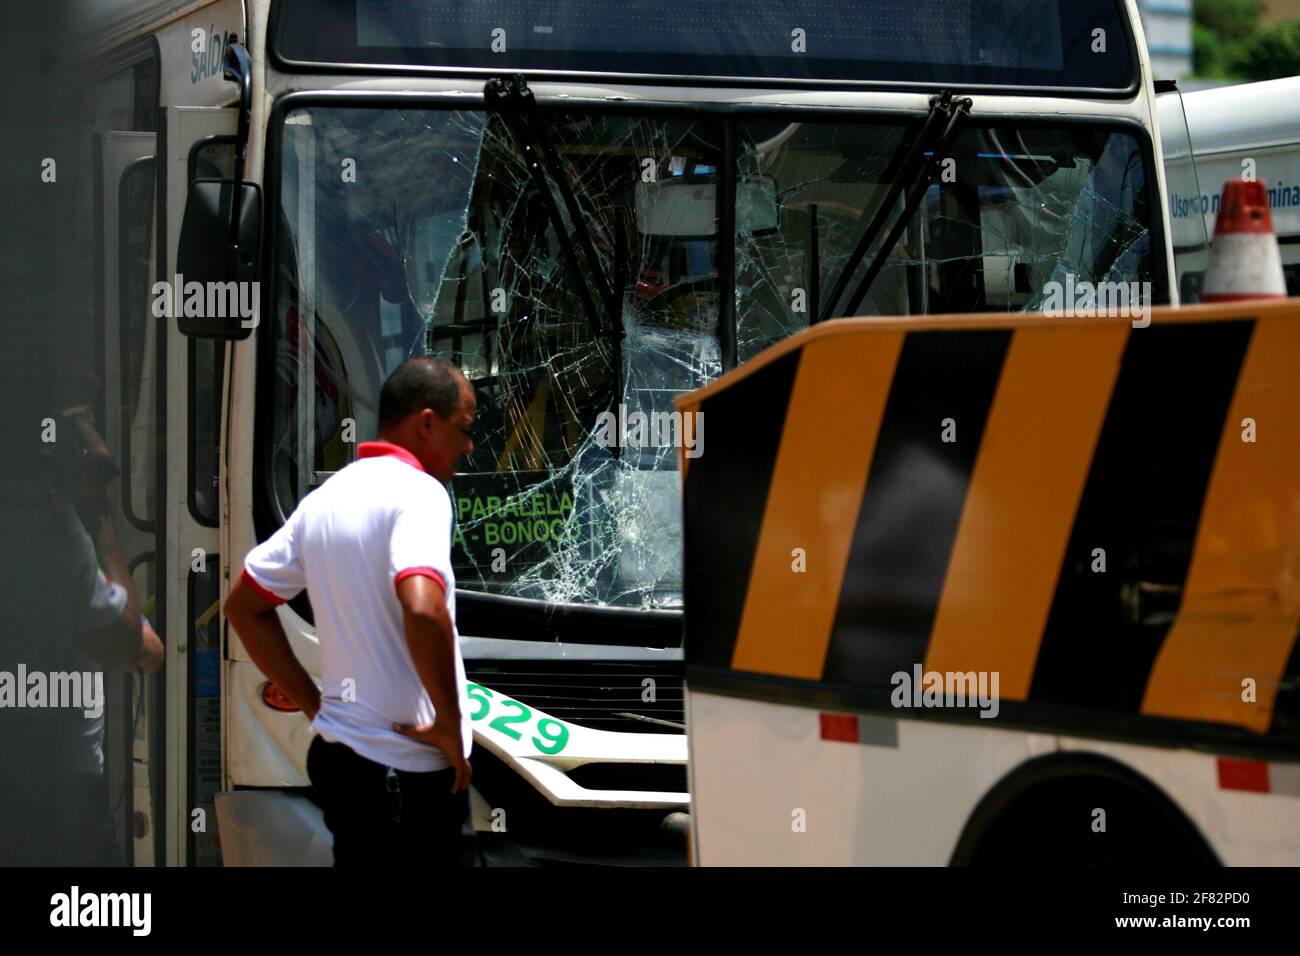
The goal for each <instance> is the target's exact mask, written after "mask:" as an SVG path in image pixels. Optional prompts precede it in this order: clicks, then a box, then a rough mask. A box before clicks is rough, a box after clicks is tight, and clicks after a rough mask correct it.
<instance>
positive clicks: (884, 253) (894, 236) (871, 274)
mask: <svg viewBox="0 0 1300 956" xmlns="http://www.w3.org/2000/svg"><path fill="white" fill-rule="evenodd" d="M970 108H971V101H970V100H969V99H963V100H960V101H958V103H957V104H956V106H955V108H954V109H953V110H952V113H951V114H950V115H949V117H948V126H947V127H946V128H945V129H944V131H943V138H942V139H941V140H939V145H938V146H937V147H936V148H935V150H934V153H933V155H932V156H931V157H930V161H929V162H928V163H927V164H926V165H925V169H924V172H923V174H922V176H921V178H920V180H918V181H917V182H916V184H915V185H914V186H913V187H912V191H911V193H910V194H909V195H908V197H907V203H906V204H905V205H904V206H903V214H902V215H901V216H899V217H898V221H897V222H895V223H894V228H893V229H891V230H890V232H889V235H888V236H886V237H885V241H884V242H883V243H881V245H880V249H879V250H877V252H876V257H875V258H874V259H872V260H871V265H870V266H868V267H867V271H866V273H865V274H864V275H863V276H862V280H861V281H860V282H859V283H858V287H857V288H856V289H854V290H853V295H852V296H850V297H849V301H848V305H847V306H846V307H845V309H844V315H846V316H848V315H853V313H854V312H856V311H857V309H858V306H859V305H861V304H862V300H863V299H864V298H866V295H867V290H868V289H870V288H871V284H872V283H873V282H875V281H876V276H878V275H880V270H882V269H883V268H885V260H886V259H888V258H889V254H890V253H891V252H893V251H894V246H896V245H898V240H899V239H901V238H902V237H903V232H904V231H905V230H906V229H907V225H908V223H910V222H911V221H912V217H913V216H915V215H916V210H917V209H918V208H920V206H921V200H922V199H924V198H925V194H926V192H927V191H928V190H929V189H930V187H931V186H932V185H934V180H935V178H936V177H937V176H938V175H939V164H940V163H942V162H943V158H944V155H945V154H946V153H947V152H948V149H949V147H950V146H952V140H953V137H954V136H956V134H957V124H958V123H960V122H961V119H962V117H964V116H966V115H967V114H968V113H969V112H970Z"/></svg>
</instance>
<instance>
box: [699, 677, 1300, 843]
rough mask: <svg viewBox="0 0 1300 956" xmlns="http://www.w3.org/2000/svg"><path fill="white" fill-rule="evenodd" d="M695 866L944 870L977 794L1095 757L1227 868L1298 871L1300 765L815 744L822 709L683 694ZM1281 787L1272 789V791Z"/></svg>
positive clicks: (1113, 751)
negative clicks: (1172, 816) (1154, 795)
mask: <svg viewBox="0 0 1300 956" xmlns="http://www.w3.org/2000/svg"><path fill="white" fill-rule="evenodd" d="M687 696H688V708H689V712H688V721H689V725H690V738H691V784H690V786H691V797H692V799H691V812H692V821H693V833H694V839H695V860H696V862H697V863H699V864H700V865H703V866H754V865H779V866H908V865H922V866H946V865H948V864H949V862H950V861H951V859H952V855H953V851H954V850H955V849H956V847H957V841H958V840H959V838H960V837H961V834H962V832H963V830H964V829H965V827H966V824H967V822H968V821H969V819H970V817H971V814H972V813H973V812H974V810H975V808H976V807H977V806H978V805H979V803H980V801H981V800H982V799H983V798H984V797H985V795H986V794H988V792H989V791H990V790H992V789H993V787H994V786H995V785H996V784H998V783H999V782H1000V781H1001V780H1002V779H1003V778H1004V777H1006V776H1007V775H1008V774H1010V773H1011V772H1012V771H1014V770H1015V769H1016V768H1017V767H1019V766H1020V765H1021V764H1023V763H1025V762H1026V761H1028V760H1030V759H1032V758H1034V757H1039V756H1043V755H1045V754H1050V753H1055V752H1061V753H1066V752H1070V753H1089V754H1095V755H1098V756H1102V757H1108V758H1110V759H1112V760H1115V761H1117V762H1119V763H1121V764H1123V765H1124V766H1125V767H1127V768H1128V769H1129V770H1131V771H1132V772H1133V773H1135V774H1137V775H1138V776H1140V777H1142V778H1144V779H1146V780H1147V781H1149V782H1151V783H1152V784H1153V785H1155V786H1156V787H1157V788H1159V790H1160V791H1162V792H1163V793H1164V794H1165V796H1167V797H1168V798H1169V799H1170V800H1171V801H1172V802H1173V803H1174V805H1175V806H1177V807H1178V809H1179V810H1180V811H1181V812H1182V813H1183V814H1184V815H1185V816H1186V817H1187V818H1188V820H1190V821H1191V822H1192V824H1193V825H1194V826H1195V827H1196V828H1197V830H1198V831H1199V832H1200V833H1201V835H1202V836H1203V837H1204V838H1205V840H1206V842H1207V843H1208V844H1209V846H1210V849H1211V850H1213V851H1214V853H1215V854H1216V855H1217V856H1218V858H1219V860H1220V861H1221V862H1222V863H1224V864H1225V865H1229V866H1297V865H1300V813H1297V812H1296V811H1297V809H1300V767H1297V766H1296V765H1294V764H1289V765H1288V764H1270V768H1271V769H1275V775H1276V776H1277V777H1278V778H1279V779H1282V778H1284V777H1285V778H1286V779H1288V780H1289V781H1290V782H1291V783H1293V784H1295V785H1294V786H1288V787H1287V791H1288V792H1273V793H1251V792H1246V791H1239V790H1225V789H1222V788H1221V786H1220V783H1219V776H1218V767H1217V758H1216V757H1215V756H1214V755H1212V754H1204V753H1198V752H1194V751H1190V750H1179V749H1172V748H1158V747H1150V746H1141V745H1137V744H1124V743H1116V742H1110V741H1102V740H1094V739H1086V738H1074V737H1057V736H1055V735H1050V734H1035V733H1028V732H1025V731H1021V730H1014V729H1000V728H999V729H995V727H994V726H993V725H994V724H996V720H990V721H989V724H990V727H989V728H988V729H984V728H982V727H981V726H979V725H964V724H951V723H944V722H940V721H933V720H932V721H922V720H906V719H904V720H894V719H893V718H888V717H880V718H878V719H879V720H880V721H882V722H887V723H893V724H895V725H896V730H897V744H896V745H884V746H882V745H877V744H870V743H845V742H841V741H832V740H823V739H821V721H820V712H819V711H817V710H812V709H809V708H805V707H792V706H788V705H784V704H774V703H767V702H763V701H757V700H749V699H742V698H737V697H727V696H722V695H717V694H708V693H700V692H690V693H688V695H687ZM1275 789H1276V788H1275Z"/></svg>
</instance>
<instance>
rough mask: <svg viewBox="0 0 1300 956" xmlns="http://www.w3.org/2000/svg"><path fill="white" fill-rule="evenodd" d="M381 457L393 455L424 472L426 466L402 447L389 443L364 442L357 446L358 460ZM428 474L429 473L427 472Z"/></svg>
mask: <svg viewBox="0 0 1300 956" xmlns="http://www.w3.org/2000/svg"><path fill="white" fill-rule="evenodd" d="M381 455H392V456H393V457H394V458H396V459H398V460H400V461H404V462H406V463H407V464H408V465H410V466H411V467H412V468H419V469H420V470H421V471H424V466H423V465H422V464H420V459H418V458H416V457H415V456H414V455H412V454H411V453H410V452H409V451H407V450H406V449H405V448H403V447H402V446H401V445H394V444H393V443H392V442H388V441H363V442H362V443H361V444H360V445H358V446H357V460H358V461H360V460H361V459H362V458H378V457H380V456H381ZM425 474H428V472H425Z"/></svg>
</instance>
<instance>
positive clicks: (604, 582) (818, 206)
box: [264, 107, 1152, 608]
mask: <svg viewBox="0 0 1300 956" xmlns="http://www.w3.org/2000/svg"><path fill="white" fill-rule="evenodd" d="M725 122H733V123H734V125H735V129H734V142H735V144H736V149H735V157H736V159H735V164H734V168H732V169H726V170H724V169H723V168H722V166H723V161H724V160H723V157H724V150H723V143H724V138H725V136H724V132H725V131H724V128H723V123H724V120H722V119H720V118H713V117H709V116H693V117H690V118H683V117H680V116H642V115H630V114H627V113H601V114H572V115H549V116H548V130H547V132H548V135H549V137H550V139H551V141H552V142H553V143H554V146H555V150H556V153H557V154H558V164H555V165H554V166H553V167H552V166H551V164H547V163H545V162H543V159H542V157H541V156H540V155H539V152H538V150H536V149H533V148H523V146H522V145H521V144H520V143H519V142H518V141H516V139H515V138H514V136H513V135H512V133H511V131H510V130H509V128H508V127H507V125H506V124H505V123H504V122H503V121H502V117H501V115H500V114H495V113H494V114H489V113H486V112H482V111H455V110H438V109H427V110H399V109H391V108H374V107H367V108H342V107H328V108H326V107H313V108H310V109H300V110H294V111H291V112H289V113H288V114H287V115H286V119H285V123H284V127H283V130H282V140H281V150H280V157H281V160H280V180H279V183H278V189H277V194H278V207H279V213H278V220H279V221H278V230H277V238H276V258H275V263H274V270H275V274H274V282H275V291H274V300H275V304H276V307H275V310H274V317H273V322H272V323H271V325H272V328H271V329H270V330H269V332H270V334H269V336H268V337H267V338H266V339H264V342H265V343H266V345H265V347H266V348H267V349H268V355H269V357H270V362H271V364H272V365H273V371H272V372H270V373H268V377H269V378H270V380H271V381H272V385H271V391H270V395H269V398H270V400H271V405H272V407H271V411H270V443H271V447H270V448H269V449H267V451H268V452H269V454H268V456H267V457H266V459H265V460H266V461H267V462H268V464H269V475H267V476H266V477H267V480H268V493H269V494H270V495H271V497H272V500H273V505H274V508H275V509H278V511H279V512H280V513H281V514H282V515H287V514H288V513H289V512H290V511H292V509H293V508H294V507H295V506H296V504H297V502H298V501H299V500H300V499H301V498H302V496H304V495H305V494H307V493H308V492H309V491H310V490H311V489H312V488H313V487H315V486H317V485H318V484H319V483H320V482H322V481H324V480H325V479H326V478H327V477H328V476H329V475H330V474H332V473H333V472H335V471H337V470H339V469H340V468H342V467H344V466H345V465H346V464H348V463H349V462H350V461H352V460H353V459H354V458H355V449H356V443H357V442H359V441H364V440H367V439H369V438H372V437H374V435H375V432H376V412H377V399H378V394H379V387H380V385H381V384H382V382H383V380H384V378H385V377H386V376H387V374H388V373H389V372H391V371H392V369H394V368H395V367H396V366H397V364H398V363H399V362H401V361H402V360H403V359H404V358H405V357H407V356H410V355H423V354H436V355H440V356H443V357H446V358H448V359H449V360H451V361H452V362H454V363H455V364H457V365H458V366H459V367H460V368H462V369H463V370H464V372H465V374H466V376H467V377H468V378H469V380H470V382H471V383H472V384H473V385H474V387H475V389H476V391H477V395H478V405H479V421H478V425H477V426H476V433H475V444H476V448H475V451H474V454H473V457H472V458H471V459H470V460H469V461H468V462H467V463H466V465H465V466H464V473H463V474H461V475H459V476H457V478H456V479H455V481H454V482H453V485H452V488H451V492H452V496H453V500H454V503H455V511H456V521H457V525H456V530H455V540H454V545H455V546H454V563H455V569H456V575H457V585H458V586H459V587H463V588H470V589H474V590H479V591H485V592H491V593H498V594H505V595H511V596H516V597H526V598H537V599H542V600H546V601H552V602H565V603H579V604H606V605H616V606H624V607H634V608H653V607H676V606H680V604H681V588H682V584H681V553H682V549H681V529H680V498H679V494H680V492H679V476H678V473H677V469H678V466H679V457H678V456H679V452H680V453H684V454H685V455H686V456H687V457H688V458H689V457H695V456H696V455H697V454H702V453H704V452H705V450H706V448H707V437H708V436H707V434H706V430H705V429H704V428H703V423H699V425H698V426H697V427H696V428H695V429H694V430H692V428H691V427H690V423H683V422H681V421H680V419H678V420H676V421H674V420H673V419H672V416H674V415H675V414H676V413H675V411H674V406H673V398H674V396H676V395H677V394H679V393H681V392H685V391H689V390H692V389H695V388H697V387H699V386H701V385H704V384H705V383H707V382H709V381H710V380H712V379H713V378H715V377H716V376H718V375H719V374H721V372H722V370H723V367H724V354H725V352H724V349H723V347H722V345H721V344H720V342H726V341H734V342H735V348H736V356H737V359H738V361H740V362H744V361H746V360H748V359H749V358H751V357H752V356H754V355H756V354H757V353H759V352H760V351H762V350H763V349H764V348H766V347H767V346H769V345H771V344H772V343H774V342H776V341H778V340H780V339H782V338H784V337H786V336H788V335H790V334H791V333H792V332H795V331H797V330H799V329H802V328H805V327H806V326H807V325H808V324H809V317H810V316H812V315H815V314H816V311H817V310H818V309H820V308H822V305H823V303H821V302H820V301H819V297H820V296H822V295H825V294H827V293H828V290H829V289H831V287H832V286H833V285H834V284H835V282H836V279H837V278H838V277H839V275H840V272H841V271H842V270H843V269H844V267H845V264H846V263H847V262H848V261H849V258H850V254H851V252H852V250H853V248H854V246H855V245H856V244H857V243H858V241H859V239H860V237H861V235H862V233H863V231H864V230H865V229H866V227H867V224H868V223H869V222H870V220H871V218H872V215H873V214H874V212H875V207H876V205H877V204H878V203H879V202H880V201H881V200H882V198H883V197H884V194H885V192H886V191H887V190H888V186H889V184H890V182H891V181H892V179H893V178H894V177H895V176H896V175H898V170H897V165H898V163H899V157H900V156H901V155H902V153H903V152H905V151H906V146H907V145H908V143H909V142H910V140H911V137H913V136H914V135H915V132H916V128H917V127H916V124H915V123H913V124H911V125H905V124H903V123H895V124H892V125H885V124H881V123H879V122H874V123H868V122H864V121H853V122H849V121H844V120H841V121H836V122H789V121H786V120H780V121H773V120H765V119H760V120H747V119H739V120H726V121H725ZM1142 155H1143V154H1142V151H1141V149H1140V148H1139V145H1138V142H1137V140H1136V138H1135V137H1133V136H1132V135H1131V134H1129V133H1126V132H1116V131H1111V130H1106V129H1101V128H1098V127H1095V126H1065V125H1062V126H1061V127H1059V128H1043V127H1032V128H1024V129H1015V128H1007V127H1001V128H979V127H975V126H970V127H968V128H966V129H964V130H963V131H962V132H961V133H960V135H958V137H957V139H956V142H955V146H954V148H953V149H952V151H951V153H950V155H949V160H950V163H949V164H947V165H945V175H944V176H943V177H942V178H941V181H939V182H936V183H935V185H934V186H932V187H931V188H930V189H929V191H928V192H927V194H926V195H925V197H924V199H923V201H922V203H921V205H920V208H919V209H918V210H917V212H916V215H915V216H914V217H913V218H912V220H911V221H910V223H909V225H908V228H907V231H906V233H905V234H904V236H903V238H902V240H901V241H900V242H899V243H898V245H897V246H896V247H895V248H894V249H892V250H891V251H890V253H889V255H888V258H887V259H886V263H885V268H884V269H883V271H882V272H881V273H880V275H879V277H878V278H877V279H876V280H875V282H874V283H873V284H872V286H871V288H870V290H869V291H868V293H867V296H866V298H865V299H864V301H863V303H862V305H861V306H860V307H859V309H858V310H857V312H858V314H863V315H870V314H880V315H922V314H934V313H943V312H976V311H998V310H1006V311H1020V310H1029V309H1033V308H1035V307H1036V306H1037V305H1039V304H1041V302H1042V300H1043V297H1044V295H1043V291H1042V290H1043V289H1044V286H1045V284H1047V283H1049V282H1051V281H1052V280H1053V278H1054V277H1056V278H1059V277H1060V276H1061V275H1064V274H1071V275H1073V276H1074V277H1075V278H1076V280H1091V281H1126V282H1141V281H1149V280H1151V278H1152V263H1151V256H1152V253H1151V235H1150V216H1149V209H1148V188H1147V181H1146V174H1145V166H1144V162H1143V158H1142ZM534 164H536V165H537V166H538V167H540V169H538V168H534ZM557 176H561V177H564V179H565V181H567V183H568V185H569V188H570V189H571V192H572V198H573V199H574V200H575V201H576V203H577V209H578V211H579V214H580V218H581V220H582V222H581V224H576V223H575V222H574V221H573V220H572V219H570V218H569V216H568V214H567V211H566V206H565V199H564V197H563V195H562V193H561V191H560V189H559V188H557V187H558V184H557V182H556V181H555V177H557ZM729 182H730V183H734V195H735V206H734V221H735V231H734V234H733V235H730V236H725V237H720V236H719V235H718V222H719V220H720V219H722V217H720V215H719V213H720V211H721V210H720V205H721V203H723V202H724V201H726V200H725V197H726V196H727V195H728V194H730V193H731V192H732V190H731V189H729V188H726V187H727V185H728V183H729ZM548 193H549V196H548ZM898 205H899V208H900V209H901V207H902V205H903V200H902V198H901V197H900V199H899V201H898ZM557 215H558V217H559V225H558V228H557V223H556V216H557ZM722 221H726V220H725V219H722ZM580 226H581V227H582V228H580ZM584 234H585V237H586V238H588V239H589V240H590V244H591V248H592V249H593V250H594V253H595V259H596V262H597V264H598V269H596V270H594V271H593V270H591V269H588V268H587V266H586V264H585V263H586V261H587V260H586V259H584V258H583V256H582V255H581V251H582V250H581V245H582V242H583V238H584ZM722 242H728V243H730V244H731V248H730V249H729V250H726V252H728V253H729V252H731V251H734V263H735V265H734V282H735V306H734V310H730V309H721V308H720V304H721V299H720V288H721V287H722V285H723V280H724V278H728V277H724V276H722V275H720V271H721V270H723V269H726V268H727V263H728V262H730V261H731V259H730V256H729V255H724V254H722V250H721V247H720V243H722ZM871 258H872V256H871V255H868V257H867V259H866V261H864V262H862V263H860V264H859V265H858V266H857V268H856V270H855V271H854V276H855V277H856V276H858V275H861V274H862V273H864V272H865V270H866V267H867V263H869V261H870V259H871ZM597 273H598V274H597ZM855 281H856V278H855ZM584 284H585V286H586V288H585V289H584V288H583V286H584ZM602 285H603V286H604V288H605V289H606V290H612V292H610V293H609V294H608V297H606V296H605V295H603V294H602ZM720 326H725V327H720ZM308 370H310V371H308ZM307 383H311V387H310V388H304V387H302V386H303V385H306V384H307ZM647 425H651V426H654V425H662V426H663V427H647ZM828 440H830V439H828ZM678 446H682V447H681V448H679V447H678Z"/></svg>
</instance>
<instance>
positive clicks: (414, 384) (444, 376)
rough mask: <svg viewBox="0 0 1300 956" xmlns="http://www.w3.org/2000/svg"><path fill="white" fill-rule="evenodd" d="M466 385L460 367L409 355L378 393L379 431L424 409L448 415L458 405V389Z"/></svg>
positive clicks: (393, 425) (449, 416) (429, 358)
mask: <svg viewBox="0 0 1300 956" xmlns="http://www.w3.org/2000/svg"><path fill="white" fill-rule="evenodd" d="M466 384H467V383H466V381H465V376H464V375H462V374H461V371H460V369H458V368H457V367H456V366H454V365H452V364H451V363H450V362H448V361H447V360H446V359H441V358H435V357H433V356H421V357H418V358H408V359H407V360H406V361H405V362H403V363H402V364H401V365H399V366H397V368H396V369H394V370H393V374H392V375H390V376H388V381H386V382H384V387H383V388H382V389H381V390H380V392H379V430H380V431H387V430H390V429H393V428H396V427H397V426H398V425H400V424H401V423H402V422H403V421H405V420H406V419H407V418H409V417H410V416H411V415H412V414H413V413H415V412H418V411H420V410H421V409H425V408H432V409H433V410H434V411H435V412H437V413H438V414H439V415H441V416H442V417H443V418H451V416H452V415H453V414H454V413H455V412H456V410H457V409H458V408H459V407H460V400H461V389H463V388H465V387H466Z"/></svg>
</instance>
